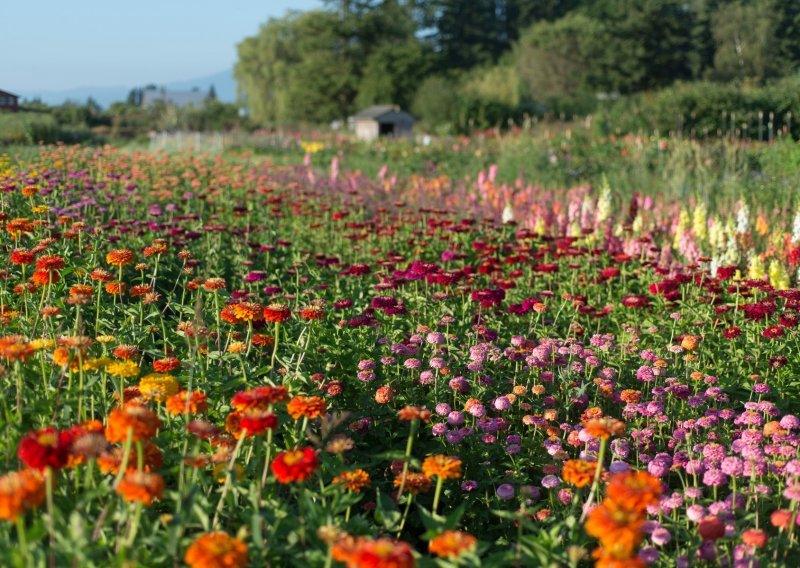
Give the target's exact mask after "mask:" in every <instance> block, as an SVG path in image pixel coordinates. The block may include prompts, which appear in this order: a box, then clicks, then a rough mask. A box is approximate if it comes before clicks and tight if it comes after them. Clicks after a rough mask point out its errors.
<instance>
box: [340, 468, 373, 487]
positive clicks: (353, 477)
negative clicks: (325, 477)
mask: <svg viewBox="0 0 800 568" xmlns="http://www.w3.org/2000/svg"><path fill="white" fill-rule="evenodd" d="M333 482H334V483H337V484H339V485H341V486H343V487H344V488H345V489H349V490H350V491H353V492H355V493H361V490H362V489H364V488H365V487H369V486H370V479H369V474H368V473H367V472H366V471H364V470H363V469H360V468H359V469H354V470H352V471H344V472H342V473H340V474H339V475H337V476H336V477H334V478H333Z"/></svg>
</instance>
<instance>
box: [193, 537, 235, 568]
mask: <svg viewBox="0 0 800 568" xmlns="http://www.w3.org/2000/svg"><path fill="white" fill-rule="evenodd" d="M183 559H184V561H185V562H186V564H188V565H189V566H190V567H191V568H239V567H240V566H246V565H247V560H248V558H247V545H246V544H245V543H244V542H243V541H241V540H239V539H238V538H233V537H231V536H229V535H228V534H227V533H224V532H222V531H218V532H210V533H206V534H203V535H200V536H199V537H197V539H195V541H194V542H193V543H192V544H190V545H189V548H187V549H186V554H185V555H184V557H183Z"/></svg>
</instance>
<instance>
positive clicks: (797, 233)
mask: <svg viewBox="0 0 800 568" xmlns="http://www.w3.org/2000/svg"><path fill="white" fill-rule="evenodd" d="M792 242H793V243H798V242H800V211H798V212H797V213H796V214H795V216H794V222H793V223H792Z"/></svg>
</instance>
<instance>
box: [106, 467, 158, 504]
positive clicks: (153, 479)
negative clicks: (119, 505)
mask: <svg viewBox="0 0 800 568" xmlns="http://www.w3.org/2000/svg"><path fill="white" fill-rule="evenodd" d="M117 493H118V494H120V495H122V498H123V499H125V500H126V501H128V502H131V503H134V502H135V503H142V504H144V505H150V504H151V503H152V502H153V501H155V500H156V499H161V498H162V497H163V496H164V480H163V479H162V478H161V476H160V475H158V474H157V473H149V472H146V471H129V472H128V473H126V474H125V477H124V478H123V479H122V481H120V483H119V485H118V486H117Z"/></svg>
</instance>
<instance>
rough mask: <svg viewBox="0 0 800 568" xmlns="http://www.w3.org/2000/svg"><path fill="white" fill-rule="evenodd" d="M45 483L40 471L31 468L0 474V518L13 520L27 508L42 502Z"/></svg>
mask: <svg viewBox="0 0 800 568" xmlns="http://www.w3.org/2000/svg"><path fill="white" fill-rule="evenodd" d="M44 499H45V485H44V477H43V476H42V474H41V473H39V472H37V471H34V470H32V469H24V470H22V471H12V472H9V473H6V474H5V475H2V476H0V520H3V521H15V520H16V519H17V517H19V516H20V515H21V514H23V513H24V512H25V511H27V510H28V509H33V508H35V507H38V506H39V505H41V504H42V503H44Z"/></svg>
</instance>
